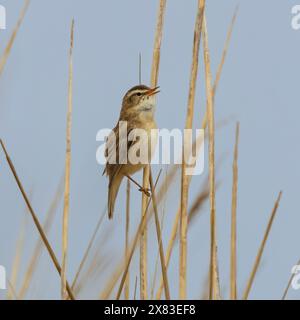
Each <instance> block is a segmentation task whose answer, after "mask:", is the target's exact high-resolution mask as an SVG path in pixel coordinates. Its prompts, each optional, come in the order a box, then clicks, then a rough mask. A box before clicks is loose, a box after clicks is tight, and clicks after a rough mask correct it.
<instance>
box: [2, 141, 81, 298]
mask: <svg viewBox="0 0 300 320" xmlns="http://www.w3.org/2000/svg"><path fill="white" fill-rule="evenodd" d="M0 144H1V147H2V149H3V152H4V154H5V157H6V161H7V163H8V165H9V167H10V170H11V172H12V174H13V176H14V178H15V180H16V183H17V185H18V188H19V190H20V192H21V194H22V196H23V199H24V201H25V203H26V205H27V208H28V210H29V212H30V214H31V216H32V219H33V222H34V224H35V226H36V228H37V230H38V232H39V234H40V236H41V238H42V240H43V242H44V244H45V246H46V248H47V251H48V253H49V255H50V257H51V260H52V262H53V264H54V266H55V268H56V270H57V271H58V273H59V275H60V276H61V266H60V264H59V262H58V260H57V258H56V255H55V253H54V251H53V249H52V247H51V245H50V243H49V241H48V239H47V236H46V234H45V232H44V230H43V227H42V225H41V224H40V222H39V220H38V218H37V215H36V214H35V212H34V210H33V208H32V206H31V204H30V201H29V199H28V197H27V195H26V192H25V190H24V188H23V185H22V183H21V181H20V179H19V177H18V174H17V171H16V169H15V167H14V165H13V163H12V161H11V159H10V157H9V154H8V152H7V150H6V148H5V145H4V142H3V141H2V140H1V139H0ZM67 291H68V294H69V297H70V298H71V299H72V300H75V297H74V295H73V293H72V290H71V288H70V286H69V284H68V282H67Z"/></svg>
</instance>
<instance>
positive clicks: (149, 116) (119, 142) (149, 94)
mask: <svg viewBox="0 0 300 320" xmlns="http://www.w3.org/2000/svg"><path fill="white" fill-rule="evenodd" d="M158 92H159V87H155V88H149V87H147V86H145V85H137V86H135V87H133V88H131V89H130V90H129V91H127V93H126V94H125V96H124V98H123V102H122V108H121V112H120V116H119V120H118V123H117V125H116V126H115V128H114V129H113V130H112V132H111V134H110V135H109V136H108V139H107V141H106V153H105V156H106V161H107V162H106V167H105V170H104V172H103V174H105V173H106V175H107V176H108V178H109V184H108V217H109V219H112V217H113V213H114V207H115V202H116V198H117V194H118V191H119V188H120V185H121V182H122V180H123V178H124V177H128V178H130V180H132V181H133V182H135V181H134V180H133V179H132V178H131V177H130V176H131V175H132V174H134V173H136V172H137V171H139V170H141V169H142V168H144V167H145V165H146V164H145V163H136V162H134V163H131V162H130V157H128V155H129V154H130V151H133V149H131V148H135V147H136V146H135V144H136V143H137V141H139V145H140V147H143V145H145V146H146V145H147V148H148V150H147V161H148V163H150V160H151V157H152V155H153V152H154V146H155V144H156V140H157V134H155V133H156V132H157V131H156V130H152V129H156V128H157V126H156V123H155V119H154V113H155V106H156V94H157V93H158ZM124 122H125V123H126V132H125V134H124V135H122V134H121V135H120V132H121V130H120V127H121V124H123V123H124ZM136 129H142V130H144V131H143V132H145V135H143V138H142V136H139V137H136V139H135V138H133V137H132V133H133V135H134V132H136V131H137V130H136ZM153 133H154V134H153ZM129 136H131V137H130V139H129ZM145 139H146V140H145ZM120 150H121V152H122V150H124V151H125V152H124V155H123V154H121V152H120ZM124 157H125V158H126V159H125V160H126V161H124ZM120 158H123V161H120ZM112 160H114V161H112ZM135 183H136V184H137V185H139V184H138V183H137V182H135ZM140 191H143V192H145V193H147V191H146V190H144V189H143V188H140Z"/></svg>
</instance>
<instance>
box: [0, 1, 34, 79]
mask: <svg viewBox="0 0 300 320" xmlns="http://www.w3.org/2000/svg"><path fill="white" fill-rule="evenodd" d="M29 4H30V0H25V4H24V7H23V9H22V10H21V13H20V17H19V19H18V21H17V24H16V26H15V28H14V30H13V32H12V35H11V37H10V39H9V41H8V44H7V46H6V48H5V50H4V53H3V55H2V57H1V58H0V76H1V75H2V73H3V70H4V67H5V65H6V62H7V59H8V57H9V54H10V51H11V48H12V46H13V44H14V41H15V39H16V36H17V33H18V31H19V29H20V27H21V24H22V22H23V20H24V17H25V14H26V11H27V9H28V6H29Z"/></svg>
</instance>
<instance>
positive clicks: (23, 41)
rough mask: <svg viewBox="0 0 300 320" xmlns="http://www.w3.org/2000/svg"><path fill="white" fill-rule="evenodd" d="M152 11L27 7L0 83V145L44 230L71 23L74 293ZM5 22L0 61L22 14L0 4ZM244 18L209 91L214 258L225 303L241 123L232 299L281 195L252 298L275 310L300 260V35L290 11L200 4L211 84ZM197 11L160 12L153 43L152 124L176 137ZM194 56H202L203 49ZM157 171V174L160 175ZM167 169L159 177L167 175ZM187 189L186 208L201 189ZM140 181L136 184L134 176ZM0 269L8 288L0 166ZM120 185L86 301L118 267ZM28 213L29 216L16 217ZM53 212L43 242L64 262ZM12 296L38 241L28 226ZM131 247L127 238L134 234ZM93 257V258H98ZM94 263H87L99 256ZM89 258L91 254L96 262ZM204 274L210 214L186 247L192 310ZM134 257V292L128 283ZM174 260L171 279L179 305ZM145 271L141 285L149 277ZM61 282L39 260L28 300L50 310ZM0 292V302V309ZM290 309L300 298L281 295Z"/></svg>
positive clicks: (57, 155)
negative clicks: (156, 71)
mask: <svg viewBox="0 0 300 320" xmlns="http://www.w3.org/2000/svg"><path fill="white" fill-rule="evenodd" d="M158 2H159V1H154V0H153V1H138V0H126V1H120V0H119V1H116V0H113V1H104V0H88V1H83V0H72V1H71V0H51V1H50V0H48V1H47V0H42V1H41V0H39V1H37V0H32V1H31V5H30V7H29V10H28V12H27V15H26V17H25V20H24V23H23V24H22V26H21V29H20V32H19V33H18V35H17V38H16V41H15V43H14V46H13V49H12V51H11V54H10V57H9V60H8V62H7V65H6V67H5V71H4V73H3V75H2V77H1V79H0V97H1V106H0V136H1V138H3V139H4V141H5V143H6V146H7V149H8V151H9V153H10V155H11V158H12V160H13V161H14V163H15V167H16V168H17V171H18V173H19V176H20V178H21V180H22V182H23V184H24V187H25V189H26V191H28V193H31V194H32V204H33V207H34V209H35V210H36V212H37V214H38V216H39V218H40V219H41V221H43V219H44V217H45V214H46V211H47V208H48V207H49V204H50V202H51V199H52V198H53V195H54V193H55V190H56V188H57V185H58V183H59V180H60V177H61V175H62V173H63V170H64V156H65V126H66V108H67V77H68V48H69V32H70V23H71V19H72V18H73V17H74V18H75V49H74V111H73V127H72V172H71V212H70V233H69V243H70V251H69V259H68V278H69V279H72V278H73V276H74V274H75V272H76V269H77V267H78V264H79V263H80V259H81V257H82V255H83V252H84V250H85V248H86V246H87V243H88V241H89V239H90V237H91V234H92V232H93V230H94V227H95V224H96V223H97V221H98V219H99V216H100V214H101V212H102V211H103V209H104V206H105V204H106V192H107V180H106V178H105V177H102V176H101V173H102V170H103V168H102V167H101V168H99V166H98V165H97V163H96V160H95V153H96V149H97V147H98V145H99V144H98V143H97V142H96V140H95V137H96V133H97V131H98V130H99V129H101V128H105V127H113V126H114V125H115V122H116V120H117V118H118V114H119V109H120V103H121V99H122V96H123V94H124V93H125V92H126V90H127V89H128V88H129V87H131V86H133V85H135V84H136V83H137V81H138V53H139V52H142V55H143V82H144V83H145V84H149V78H150V66H151V59H152V48H153V40H154V30H155V24H156V14H157V8H158ZM0 3H1V4H2V5H4V6H5V7H6V9H7V30H1V31H0V49H1V51H2V52H3V49H4V48H5V44H6V43H7V41H8V39H9V36H10V34H11V32H12V29H13V27H14V26H15V23H16V21H17V18H18V15H19V12H20V10H21V7H22V3H23V1H19V0H9V1H8V0H1V1H0ZM238 3H239V4H240V11H239V15H238V19H237V22H236V25H235V28H234V32H233V36H232V40H231V43H230V48H229V52H228V57H227V60H226V63H225V66H224V70H223V73H222V77H221V81H220V85H219V88H218V91H217V96H216V101H215V110H216V121H217V122H222V121H225V120H226V121H227V120H228V122H227V123H226V125H222V126H221V127H220V128H219V129H218V131H217V135H216V156H217V159H219V162H218V163H219V166H218V171H217V180H218V181H219V182H220V186H219V188H218V192H217V198H216V202H217V223H218V230H217V231H218V234H217V237H218V253H219V264H220V266H219V269H220V280H221V286H222V291H223V296H224V298H227V297H228V289H229V253H230V212H231V186H232V168H231V167H232V154H233V145H234V133H235V122H236V121H237V120H239V121H240V126H241V128H240V132H241V134H240V157H239V190H238V290H239V295H241V293H242V292H243V289H244V287H245V283H246V281H247V279H248V276H249V274H250V271H251V268H252V266H253V262H254V259H255V256H256V253H257V250H258V247H259V245H260V242H261V239H262V236H263V233H264V230H265V228H266V225H267V221H268V219H269V216H270V213H271V210H272V207H273V205H274V202H275V200H276V197H277V195H278V193H279V191H280V190H283V197H282V201H281V204H280V208H279V210H278V214H277V216H276V219H275V221H274V225H273V228H272V230H271V234H270V237H269V239H268V242H267V245H266V248H265V252H264V255H263V259H262V264H261V268H260V269H259V272H258V274H257V276H256V279H255V282H254V285H253V289H252V291H251V294H250V298H254V299H263V298H275V299H279V298H281V296H282V293H283V291H284V288H285V286H286V284H287V281H288V278H289V277H290V270H291V268H292V266H293V265H294V264H295V263H296V261H297V260H298V259H299V258H300V250H299V242H300V233H299V226H300V214H299V207H300V205H299V180H300V170H299V164H300V152H299V138H300V131H299V117H300V112H299V92H300V91H299V74H300V63H299V61H300V60H299V56H300V55H299V54H300V41H299V40H300V31H295V30H293V29H292V28H291V19H292V15H291V8H292V6H293V5H296V4H299V1H298V3H297V1H296V0H293V1H291V0H288V1H286V0H276V1H275V0H265V1H261V0H251V1H250V0H248V1H247V0H241V1H237V0H227V1H220V0H211V1H208V4H207V21H208V32H209V45H210V50H211V60H212V71H213V74H215V72H216V70H217V66H218V64H219V62H220V58H221V53H222V50H223V47H224V43H225V39H226V34H227V30H228V26H229V24H230V21H231V18H232V15H233V12H234V9H235V6H236V5H237V4H238ZM196 9H197V1H196V0H188V1H182V0H168V1H167V9H166V17H165V28H164V34H163V42H162V51H161V67H160V76H159V85H160V86H161V93H160V95H159V98H158V106H157V113H156V117H157V123H158V126H159V127H160V128H169V129H172V128H183V126H184V122H185V115H186V105H187V95H188V84H189V73H190V65H191V54H192V41H193V29H194V22H195V16H196ZM201 49H202V47H201ZM203 71H204V66H203V57H202V54H201V57H200V63H199V78H198V82H197V99H196V103H195V121H194V125H195V126H196V127H199V126H200V123H201V120H202V117H203V114H204V108H205V103H204V102H205V97H204V92H205V91H204V87H205V83H204V79H203ZM158 169H159V167H158V166H156V167H155V168H154V172H155V174H157V172H158ZM165 172H166V171H165V168H164V171H163V175H165ZM207 173H208V168H207V165H206V167H205V174H204V175H202V176H197V177H194V178H193V181H192V185H191V190H192V191H191V192H190V203H191V202H192V201H193V199H194V198H195V197H196V195H197V194H198V192H199V191H200V190H201V186H202V185H203V184H204V183H205V178H206V174H207ZM136 179H139V180H140V181H141V175H140V174H137V175H136ZM179 181H180V180H179V179H177V182H176V184H177V186H173V187H172V189H171V192H170V194H169V196H168V198H167V200H166V203H165V212H166V220H165V229H164V234H165V236H164V245H165V246H166V244H167V239H168V238H169V234H170V228H171V222H172V220H173V218H174V215H175V213H176V210H177V207H178V204H179V192H180V188H179ZM0 195H1V196H0V199H1V201H0V216H1V223H0V264H2V265H4V266H5V267H6V268H7V270H8V274H9V275H10V273H11V272H10V271H11V267H12V261H13V258H14V254H15V247H16V243H17V239H18V235H19V233H20V229H21V228H22V223H23V221H24V218H25V216H26V215H27V212H25V208H24V202H23V199H22V198H21V195H20V193H19V191H18V190H17V187H16V184H15V182H14V180H13V177H12V175H11V172H10V171H9V168H8V166H7V164H6V162H5V158H4V157H3V153H1V154H0ZM132 197H133V200H132V208H131V213H132V223H133V225H132V226H131V231H133V230H134V228H135V226H136V225H137V223H138V221H139V217H140V202H141V200H140V194H139V192H138V191H136V190H134V191H133V192H132ZM124 203H125V184H123V187H122V188H121V190H120V196H119V198H118V204H117V208H116V212H115V219H114V220H113V222H109V221H108V220H107V219H105V222H104V224H103V225H102V227H101V230H100V233H99V236H100V238H101V237H106V240H107V241H106V244H105V245H103V247H102V248H101V252H98V254H100V255H101V256H103V257H105V256H109V259H110V264H109V267H108V268H107V269H106V270H105V272H104V273H103V274H102V275H101V276H99V277H96V278H95V279H93V283H92V284H91V283H90V284H89V287H88V288H87V289H86V290H85V291H84V292H83V295H82V297H83V298H95V297H97V294H98V293H99V292H100V290H101V288H103V286H104V284H105V280H106V279H107V277H108V275H109V274H110V272H111V270H112V268H113V267H114V266H115V265H116V263H117V262H118V261H119V258H120V256H121V254H122V253H123V244H124V228H125V226H124V224H125V219H124V218H125V217H124ZM25 213H26V214H25ZM61 221H62V205H60V206H59V210H58V211H57V214H56V219H55V221H54V225H53V228H52V231H51V234H50V240H51V243H52V244H53V246H54V248H55V251H56V252H57V255H58V257H59V259H60V258H61V253H60V247H61ZM26 225H27V227H26V233H25V244H24V251H23V255H22V260H21V267H20V268H21V271H20V274H19V279H18V284H20V281H21V280H22V277H23V272H24V270H25V268H26V266H27V263H28V260H29V257H30V256H31V253H32V248H33V245H34V243H35V241H36V239H37V232H36V229H35V228H34V226H33V224H32V221H31V218H30V217H29V216H28V218H27V224H26ZM150 233H151V236H150V237H149V243H150V244H149V256H150V257H149V259H151V261H152V262H153V261H155V259H156V255H157V246H156V237H155V229H154V228H153V226H152V227H151V229H150ZM132 234H133V233H132ZM97 250H99V248H98V249H97ZM97 250H96V251H97ZM94 253H95V250H94V252H93V254H94ZM208 261H209V207H208V204H207V203H206V205H205V207H204V208H203V209H202V213H201V216H199V217H198V218H197V220H196V221H195V222H194V224H193V225H192V227H191V229H190V233H189V238H188V298H194V299H198V298H200V295H201V292H202V288H203V286H204V285H205V279H206V275H207V270H208ZM137 262H138V256H136V257H135V259H134V261H133V265H132V270H131V271H132V282H134V278H135V276H136V275H137V274H138V269H137ZM177 266H178V246H176V249H175V251H174V256H173V260H172V263H171V268H170V270H169V278H170V279H171V281H170V282H171V292H172V297H173V298H177V297H178V295H177V294H178V267H177ZM153 270H154V264H151V265H150V270H149V277H150V279H152V277H153ZM59 286H60V281H59V277H58V276H57V273H56V271H55V269H54V267H53V265H52V263H51V262H50V259H49V257H48V255H47V253H45V252H44V253H43V258H42V261H41V263H40V264H39V269H38V272H37V274H36V276H35V279H34V281H33V284H32V286H31V287H30V292H29V294H28V296H27V298H36V297H38V298H59V295H60V289H59ZM4 294H5V293H4V292H0V296H2V297H3V296H4ZM288 297H289V298H294V299H299V298H300V291H298V292H297V291H294V290H293V289H291V290H290V292H289V296H288Z"/></svg>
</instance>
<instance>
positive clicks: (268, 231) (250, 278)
mask: <svg viewBox="0 0 300 320" xmlns="http://www.w3.org/2000/svg"><path fill="white" fill-rule="evenodd" d="M281 196H282V191H280V192H279V195H278V197H277V200H276V202H275V205H274V208H273V210H272V213H271V216H270V219H269V222H268V225H267V229H266V231H265V234H264V237H263V240H262V242H261V245H260V247H259V250H258V253H257V256H256V259H255V262H254V265H253V268H252V271H251V274H250V277H249V280H248V282H247V286H246V289H245V292H244V295H243V299H244V300H247V299H248V296H249V293H250V290H251V288H252V284H253V281H254V278H255V275H256V272H257V269H258V266H259V263H260V260H261V257H262V255H263V252H264V248H265V245H266V242H267V239H268V236H269V233H270V230H271V228H272V224H273V221H274V218H275V215H276V212H277V209H278V206H279V203H280V200H281Z"/></svg>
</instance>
